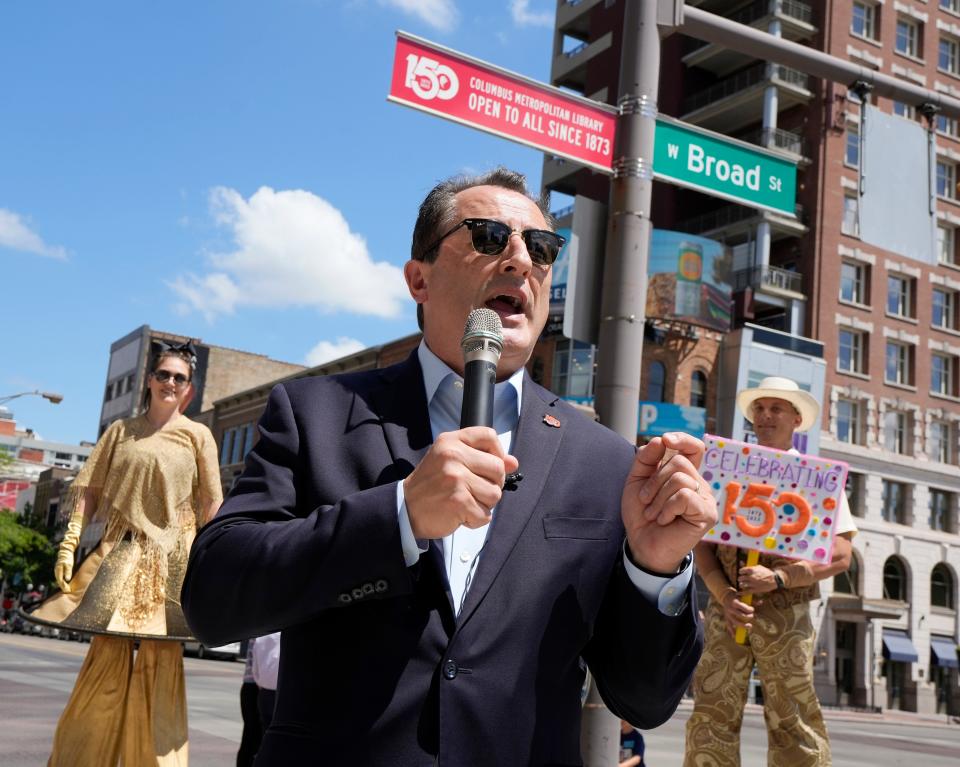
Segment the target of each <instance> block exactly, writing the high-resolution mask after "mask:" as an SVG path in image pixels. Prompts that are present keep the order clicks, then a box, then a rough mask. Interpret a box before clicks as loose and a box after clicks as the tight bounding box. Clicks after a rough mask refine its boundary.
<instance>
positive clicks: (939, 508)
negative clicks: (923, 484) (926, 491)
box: [930, 489, 955, 533]
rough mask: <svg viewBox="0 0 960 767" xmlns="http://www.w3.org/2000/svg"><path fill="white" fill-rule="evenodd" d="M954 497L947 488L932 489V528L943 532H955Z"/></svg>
mask: <svg viewBox="0 0 960 767" xmlns="http://www.w3.org/2000/svg"><path fill="white" fill-rule="evenodd" d="M952 507H953V498H952V496H951V494H950V493H948V492H946V491H945V490H933V489H931V490H930V529H931V530H939V531H940V532H942V533H952V532H955V529H954V524H953V519H951V510H952Z"/></svg>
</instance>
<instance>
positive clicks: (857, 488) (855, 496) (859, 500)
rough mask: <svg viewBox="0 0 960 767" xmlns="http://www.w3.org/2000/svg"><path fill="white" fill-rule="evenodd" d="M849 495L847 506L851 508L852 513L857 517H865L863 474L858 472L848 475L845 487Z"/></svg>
mask: <svg viewBox="0 0 960 767" xmlns="http://www.w3.org/2000/svg"><path fill="white" fill-rule="evenodd" d="M844 492H845V493H846V494H847V505H848V506H850V513H851V514H853V516H855V517H862V516H863V474H857V473H856V472H853V471H851V472H848V473H847V484H846V486H845V487H844Z"/></svg>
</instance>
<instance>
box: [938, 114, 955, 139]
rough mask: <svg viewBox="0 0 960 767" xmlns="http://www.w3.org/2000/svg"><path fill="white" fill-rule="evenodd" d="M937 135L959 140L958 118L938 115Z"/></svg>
mask: <svg viewBox="0 0 960 767" xmlns="http://www.w3.org/2000/svg"><path fill="white" fill-rule="evenodd" d="M937 133H940V134H942V135H944V136H950V138H957V137H958V136H960V131H958V129H957V118H956V117H947V116H946V115H937Z"/></svg>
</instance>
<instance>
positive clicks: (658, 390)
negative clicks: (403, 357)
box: [647, 360, 667, 402]
mask: <svg viewBox="0 0 960 767" xmlns="http://www.w3.org/2000/svg"><path fill="white" fill-rule="evenodd" d="M666 382H667V368H666V367H665V366H664V364H663V363H662V362H657V361H656V360H654V361H653V362H651V363H650V367H648V368H647V402H665V401H666V400H665V399H664V397H665V395H666Z"/></svg>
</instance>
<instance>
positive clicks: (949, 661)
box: [930, 637, 960, 668]
mask: <svg viewBox="0 0 960 767" xmlns="http://www.w3.org/2000/svg"><path fill="white" fill-rule="evenodd" d="M930 654H931V655H932V656H933V658H932V660H933V663H934V665H936V666H943V667H944V668H960V661H958V660H957V643H956V642H954V641H953V640H952V639H950V638H949V637H930Z"/></svg>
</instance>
